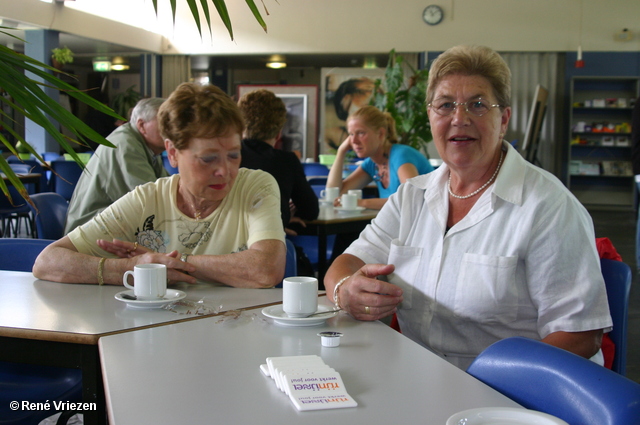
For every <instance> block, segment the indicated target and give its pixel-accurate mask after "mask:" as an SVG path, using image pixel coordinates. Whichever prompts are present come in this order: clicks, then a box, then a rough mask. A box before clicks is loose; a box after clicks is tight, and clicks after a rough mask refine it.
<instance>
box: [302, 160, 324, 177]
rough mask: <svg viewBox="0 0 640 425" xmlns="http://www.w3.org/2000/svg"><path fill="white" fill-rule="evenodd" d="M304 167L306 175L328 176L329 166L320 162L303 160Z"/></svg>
mask: <svg viewBox="0 0 640 425" xmlns="http://www.w3.org/2000/svg"><path fill="white" fill-rule="evenodd" d="M302 169H303V170H304V174H305V175H306V176H328V175H329V168H328V167H327V166H326V165H323V164H320V163H318V162H303V163H302Z"/></svg>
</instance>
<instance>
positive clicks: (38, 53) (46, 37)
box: [24, 30, 60, 153]
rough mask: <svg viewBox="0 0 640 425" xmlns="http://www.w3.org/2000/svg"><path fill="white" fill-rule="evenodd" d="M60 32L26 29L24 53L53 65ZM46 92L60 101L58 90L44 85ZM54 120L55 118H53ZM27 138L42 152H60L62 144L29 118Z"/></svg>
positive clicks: (37, 78)
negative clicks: (52, 51)
mask: <svg viewBox="0 0 640 425" xmlns="http://www.w3.org/2000/svg"><path fill="white" fill-rule="evenodd" d="M59 34H60V33H59V32H58V31H52V30H28V31H25V40H26V43H25V45H24V53H25V55H27V56H29V57H31V58H33V59H36V60H38V61H40V62H42V63H44V64H47V65H51V50H52V49H54V48H56V47H58V46H59ZM27 77H29V78H32V79H33V80H35V81H40V82H44V80H43V79H42V78H40V77H37V76H35V75H33V74H32V73H27ZM42 89H43V90H44V92H45V94H46V95H47V96H49V97H50V98H51V99H53V100H54V101H56V102H59V100H60V96H59V92H58V90H56V89H54V88H51V87H46V86H43V87H42ZM52 121H53V120H52ZM24 138H25V140H26V141H27V142H29V144H30V145H31V146H33V148H34V149H35V150H36V152H38V153H42V152H51V151H53V152H58V151H59V150H60V146H59V145H58V143H57V142H56V141H55V139H54V138H53V137H52V136H51V135H50V134H49V133H47V132H46V131H45V130H44V128H42V127H41V126H39V125H38V124H36V123H34V122H33V121H31V120H29V119H25V136H24Z"/></svg>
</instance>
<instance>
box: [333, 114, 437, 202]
mask: <svg viewBox="0 0 640 425" xmlns="http://www.w3.org/2000/svg"><path fill="white" fill-rule="evenodd" d="M347 129H348V134H349V136H348V137H347V138H346V139H345V140H344V141H343V142H342V143H341V144H340V146H339V147H338V150H337V152H336V159H335V162H334V163H333V165H332V166H331V170H330V171H329V176H328V177H327V187H339V188H340V194H343V193H347V192H348V191H349V190H350V189H362V188H364V187H365V186H367V185H368V184H369V183H371V181H375V183H376V186H377V187H378V195H379V197H378V198H366V199H360V200H358V206H360V207H365V208H370V209H376V210H379V209H380V208H382V206H383V205H384V204H385V202H387V198H388V197H389V195H391V194H393V193H395V191H396V190H398V187H399V186H400V184H402V183H404V182H406V181H407V180H408V179H410V178H412V177H416V176H418V175H420V174H426V173H429V172H431V171H433V167H432V166H431V164H430V163H429V161H428V160H427V158H426V157H425V156H424V155H423V154H421V153H420V152H418V151H417V150H416V149H414V148H412V147H411V146H407V145H402V144H399V143H398V140H397V134H396V122H395V120H394V119H393V117H392V116H391V115H390V114H389V113H388V112H382V111H380V110H379V109H378V108H376V107H375V106H371V105H367V106H363V107H362V108H360V109H358V110H357V111H355V112H354V113H352V114H351V115H349V117H348V118H347ZM351 150H353V151H354V152H355V154H356V155H357V157H358V158H366V159H365V160H364V161H363V162H362V164H361V165H359V166H358V168H356V170H355V171H354V172H353V173H351V174H350V175H349V177H347V178H346V179H344V181H343V180H342V169H343V166H344V161H345V158H346V155H347V153H348V152H349V151H351ZM335 204H336V206H338V205H340V198H337V199H336V201H335Z"/></svg>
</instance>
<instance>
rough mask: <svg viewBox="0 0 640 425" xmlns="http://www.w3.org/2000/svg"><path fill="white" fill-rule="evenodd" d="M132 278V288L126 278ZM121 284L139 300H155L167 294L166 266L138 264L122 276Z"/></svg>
mask: <svg viewBox="0 0 640 425" xmlns="http://www.w3.org/2000/svg"><path fill="white" fill-rule="evenodd" d="M129 275H132V276H133V286H132V285H129V282H127V278H128V277H129ZM122 283H123V284H124V286H126V287H127V288H129V289H133V293H134V294H135V296H136V298H137V299H139V300H157V299H160V298H162V297H164V295H165V294H166V293H167V266H165V265H164V264H138V265H137V266H135V267H134V268H133V271H131V270H127V271H126V272H124V276H122Z"/></svg>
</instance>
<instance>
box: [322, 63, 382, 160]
mask: <svg viewBox="0 0 640 425" xmlns="http://www.w3.org/2000/svg"><path fill="white" fill-rule="evenodd" d="M384 71H385V70H384V68H375V69H365V68H322V69H321V78H322V85H321V91H320V97H321V99H322V104H321V112H320V122H321V124H320V152H319V153H335V151H336V149H337V148H338V146H340V143H342V142H343V141H344V139H346V138H347V127H346V119H347V117H348V116H349V114H351V113H353V112H355V111H356V110H358V109H359V108H361V107H362V106H365V105H368V104H369V101H370V100H371V97H372V96H373V90H374V87H375V81H376V80H377V79H382V78H384Z"/></svg>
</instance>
